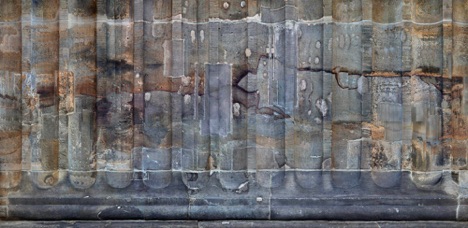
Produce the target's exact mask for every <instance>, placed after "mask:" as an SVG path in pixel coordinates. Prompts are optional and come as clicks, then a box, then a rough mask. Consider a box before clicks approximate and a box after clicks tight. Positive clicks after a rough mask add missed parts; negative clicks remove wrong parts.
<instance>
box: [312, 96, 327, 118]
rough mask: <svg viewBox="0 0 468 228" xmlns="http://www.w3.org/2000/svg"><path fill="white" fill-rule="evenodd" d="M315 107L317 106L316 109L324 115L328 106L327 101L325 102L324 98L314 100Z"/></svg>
mask: <svg viewBox="0 0 468 228" xmlns="http://www.w3.org/2000/svg"><path fill="white" fill-rule="evenodd" d="M315 107H317V109H318V110H319V111H320V112H321V113H322V116H324V117H325V116H326V115H327V112H328V106H327V102H325V100H323V99H318V100H317V101H316V102H315Z"/></svg>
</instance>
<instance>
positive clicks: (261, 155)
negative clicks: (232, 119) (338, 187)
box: [255, 1, 295, 188]
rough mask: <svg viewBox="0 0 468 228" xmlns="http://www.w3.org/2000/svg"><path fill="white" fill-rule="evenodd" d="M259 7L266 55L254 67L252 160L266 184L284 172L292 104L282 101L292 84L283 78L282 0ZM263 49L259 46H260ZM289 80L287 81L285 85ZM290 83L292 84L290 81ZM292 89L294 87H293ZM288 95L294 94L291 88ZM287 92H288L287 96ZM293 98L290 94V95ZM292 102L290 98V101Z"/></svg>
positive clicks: (276, 182) (277, 183)
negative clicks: (255, 76)
mask: <svg viewBox="0 0 468 228" xmlns="http://www.w3.org/2000/svg"><path fill="white" fill-rule="evenodd" d="M263 4H265V5H264V6H261V7H262V10H264V11H265V15H262V21H264V22H267V23H270V22H274V23H275V24H268V25H267V28H266V29H268V33H267V34H268V37H267V38H266V39H267V40H268V43H267V44H266V45H265V49H266V50H265V51H266V56H264V57H263V58H261V59H260V62H261V64H263V65H259V66H261V67H259V69H258V71H257V89H258V92H259V94H258V96H259V97H258V103H257V116H256V121H255V124H256V133H257V137H256V163H257V173H256V175H257V176H256V177H257V182H258V183H259V184H260V185H261V186H263V187H266V188H274V187H279V186H280V185H281V184H282V183H283V179H284V175H285V172H284V171H285V162H286V153H285V149H286V148H285V142H286V135H285V134H286V128H285V127H286V125H285V118H286V117H287V114H286V112H288V113H291V111H292V107H289V106H287V104H286V101H285V99H286V87H288V88H291V87H294V86H293V85H294V80H295V79H294V78H289V79H288V80H289V81H286V78H285V73H286V72H287V70H286V66H285V65H284V64H285V63H286V60H285V59H286V58H287V57H286V56H285V55H284V54H285V53H286V52H285V46H286V45H285V42H286V41H285V40H286V39H287V37H286V23H287V22H286V20H285V17H286V16H290V15H289V14H288V13H286V8H290V7H289V6H288V7H286V5H285V2H282V1H281V2H269V4H267V3H266V2H264V3H263ZM262 52H263V50H262ZM286 84H289V85H286ZM291 84H292V85H291ZM293 90H294V88H293ZM290 95H292V96H294V92H292V93H291V94H290ZM290 95H288V96H290ZM292 98H294V97H292ZM290 102H291V104H292V103H294V101H293V100H291V101H290Z"/></svg>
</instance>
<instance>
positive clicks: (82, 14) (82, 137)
mask: <svg viewBox="0 0 468 228" xmlns="http://www.w3.org/2000/svg"><path fill="white" fill-rule="evenodd" d="M67 10H68V15H67V16H68V28H67V30H68V37H67V38H68V39H67V40H68V41H69V43H68V45H69V46H68V47H67V48H66V49H65V50H66V51H65V53H66V54H68V58H67V59H69V61H68V63H67V64H66V65H67V68H68V69H67V73H65V72H64V73H63V74H65V75H64V78H63V81H65V84H66V85H68V86H69V88H68V89H69V90H72V91H73V92H72V94H71V95H70V96H71V97H68V96H66V95H65V96H64V101H65V102H72V104H70V106H65V107H66V108H69V109H70V110H66V111H65V112H67V116H68V142H69V143H68V159H69V161H68V167H69V179H70V182H71V184H72V185H73V186H74V187H75V188H78V189H86V188H89V187H91V186H92V185H93V184H94V182H95V175H96V173H95V170H96V140H95V139H96V137H95V134H96V115H95V108H96V72H97V68H96V39H95V38H96V18H97V17H96V13H97V8H96V2H95V1H92V0H87V1H69V2H68V9H67ZM61 73H62V72H61ZM71 78H73V79H71ZM60 81H61V82H62V80H60ZM70 81H72V82H73V83H68V82H70ZM65 92H66V91H65ZM60 95H62V94H60ZM69 100H72V101H69Z"/></svg>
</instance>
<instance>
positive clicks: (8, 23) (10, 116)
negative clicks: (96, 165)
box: [0, 0, 22, 205]
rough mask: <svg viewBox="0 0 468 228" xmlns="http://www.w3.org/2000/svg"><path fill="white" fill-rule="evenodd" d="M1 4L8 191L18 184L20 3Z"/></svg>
mask: <svg viewBox="0 0 468 228" xmlns="http://www.w3.org/2000/svg"><path fill="white" fill-rule="evenodd" d="M2 3H3V4H2V8H1V9H0V40H2V41H3V42H2V43H1V44H0V189H11V188H14V187H16V186H17V185H18V184H19V182H20V181H21V160H22V159H21V150H22V106H21V100H22V96H21V93H22V90H21V87H22V84H21V83H22V77H21V73H22V72H21V53H22V51H21V48H22V42H21V41H22V40H21V29H22V23H21V1H19V0H15V1H6V2H2ZM0 195H1V194H0ZM1 204H2V203H0V205H1Z"/></svg>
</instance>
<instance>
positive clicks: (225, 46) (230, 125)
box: [210, 1, 249, 193]
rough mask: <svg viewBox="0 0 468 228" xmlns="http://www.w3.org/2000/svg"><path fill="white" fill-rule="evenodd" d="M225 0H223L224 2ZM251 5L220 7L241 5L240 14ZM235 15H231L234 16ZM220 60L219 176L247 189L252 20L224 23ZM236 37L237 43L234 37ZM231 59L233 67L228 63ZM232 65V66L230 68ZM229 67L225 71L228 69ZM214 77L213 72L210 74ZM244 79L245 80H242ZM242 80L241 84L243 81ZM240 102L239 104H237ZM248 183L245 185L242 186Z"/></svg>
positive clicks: (233, 187) (223, 182)
mask: <svg viewBox="0 0 468 228" xmlns="http://www.w3.org/2000/svg"><path fill="white" fill-rule="evenodd" d="M221 4H223V1H220V5H221ZM247 8H248V6H244V7H241V5H240V3H239V2H231V5H230V6H229V8H227V9H226V8H224V7H223V8H220V12H221V14H224V13H226V12H227V11H229V10H234V9H239V11H238V12H240V14H244V13H245V14H246V13H247V12H248V9H247ZM233 17H234V16H231V17H230V19H232V18H233ZM219 31H220V34H219V53H220V55H219V56H222V58H220V60H219V62H223V64H222V65H223V66H220V67H221V68H220V69H224V70H222V71H220V72H219V78H218V80H219V83H220V84H219V87H218V90H219V94H218V100H219V107H218V109H219V110H218V114H219V132H220V146H219V148H220V153H219V156H218V164H219V169H220V171H221V172H220V173H219V180H220V183H221V185H222V186H223V188H225V189H228V190H236V191H237V192H239V193H240V192H242V191H245V188H247V187H248V186H246V183H247V181H248V180H247V173H246V169H247V157H246V156H247V145H246V143H247V122H246V121H247V118H246V116H247V112H246V111H247V109H241V103H243V104H242V105H243V108H246V107H245V100H246V99H248V92H246V91H247V88H245V89H243V88H242V87H241V86H242V85H246V83H247V81H246V80H248V78H247V77H248V75H249V74H248V57H247V56H246V50H247V48H248V39H247V38H248V37H247V35H248V23H247V22H240V23H235V24H234V23H220V30H219ZM233 40H236V42H235V43H233V42H232V41H233ZM226 63H230V65H231V67H227V66H228V64H226ZM229 68H230V69H229ZM224 71H225V72H224ZM210 77H211V75H210ZM242 80H244V81H242ZM239 84H241V85H239ZM235 103H237V105H235ZM242 186H245V187H242Z"/></svg>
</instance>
